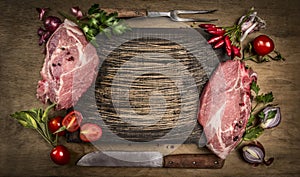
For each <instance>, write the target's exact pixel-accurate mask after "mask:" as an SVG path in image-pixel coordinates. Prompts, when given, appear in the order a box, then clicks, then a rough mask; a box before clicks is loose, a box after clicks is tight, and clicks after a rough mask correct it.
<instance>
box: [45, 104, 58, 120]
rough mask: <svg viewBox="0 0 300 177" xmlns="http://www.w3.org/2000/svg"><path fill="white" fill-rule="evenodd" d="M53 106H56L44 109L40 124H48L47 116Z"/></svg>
mask: <svg viewBox="0 0 300 177" xmlns="http://www.w3.org/2000/svg"><path fill="white" fill-rule="evenodd" d="M55 105H56V104H52V105H50V106H48V107H47V108H46V109H45V112H44V113H43V116H42V122H45V123H47V122H48V114H49V112H50V110H51V109H52V108H53V107H54V106H55Z"/></svg>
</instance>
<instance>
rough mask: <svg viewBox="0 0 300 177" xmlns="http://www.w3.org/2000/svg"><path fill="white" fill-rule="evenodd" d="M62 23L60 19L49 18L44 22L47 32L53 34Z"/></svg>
mask: <svg viewBox="0 0 300 177" xmlns="http://www.w3.org/2000/svg"><path fill="white" fill-rule="evenodd" d="M61 23H62V22H61V20H60V19H59V18H58V17H54V16H48V17H47V18H46V20H45V21H44V26H45V28H46V30H47V31H49V32H51V33H53V32H54V31H55V30H56V29H57V28H58V27H59V25H60V24H61Z"/></svg>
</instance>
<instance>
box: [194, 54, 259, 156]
mask: <svg viewBox="0 0 300 177" xmlns="http://www.w3.org/2000/svg"><path fill="white" fill-rule="evenodd" d="M255 79H256V73H254V72H253V71H252V70H251V69H246V68H245V64H244V63H242V62H240V61H235V60H228V61H226V62H223V63H221V64H220V65H219V66H218V67H217V69H216V70H215V71H214V73H213V75H212V76H211V78H210V79H209V81H208V83H207V85H206V86H205V88H204V90H203V92H202V94H201V98H200V109H199V115H198V121H199V122H200V124H201V125H202V126H203V130H204V133H205V135H206V139H207V144H206V146H207V147H208V148H209V149H210V150H211V151H212V152H214V153H215V154H216V155H218V156H219V157H221V158H223V159H225V158H226V156H227V155H228V154H229V153H230V152H231V151H232V150H234V148H235V147H236V146H237V145H238V143H239V142H240V140H241V138H242V136H243V134H244V132H245V128H246V124H247V121H248V118H249V116H250V112H251V98H250V94H251V93H250V86H251V83H252V81H253V80H255Z"/></svg>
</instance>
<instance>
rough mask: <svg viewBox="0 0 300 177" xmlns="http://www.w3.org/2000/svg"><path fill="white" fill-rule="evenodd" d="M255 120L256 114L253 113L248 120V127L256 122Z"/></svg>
mask: <svg viewBox="0 0 300 177" xmlns="http://www.w3.org/2000/svg"><path fill="white" fill-rule="evenodd" d="M254 121H255V115H253V114H251V115H250V117H249V119H248V122H247V127H250V126H252V125H253V124H254Z"/></svg>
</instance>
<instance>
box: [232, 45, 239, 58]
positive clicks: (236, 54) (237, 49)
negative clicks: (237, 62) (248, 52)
mask: <svg viewBox="0 0 300 177" xmlns="http://www.w3.org/2000/svg"><path fill="white" fill-rule="evenodd" d="M231 47H232V51H233V54H234V56H237V57H239V58H241V52H240V51H241V49H240V48H238V47H237V46H235V45H232V46H231Z"/></svg>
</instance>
